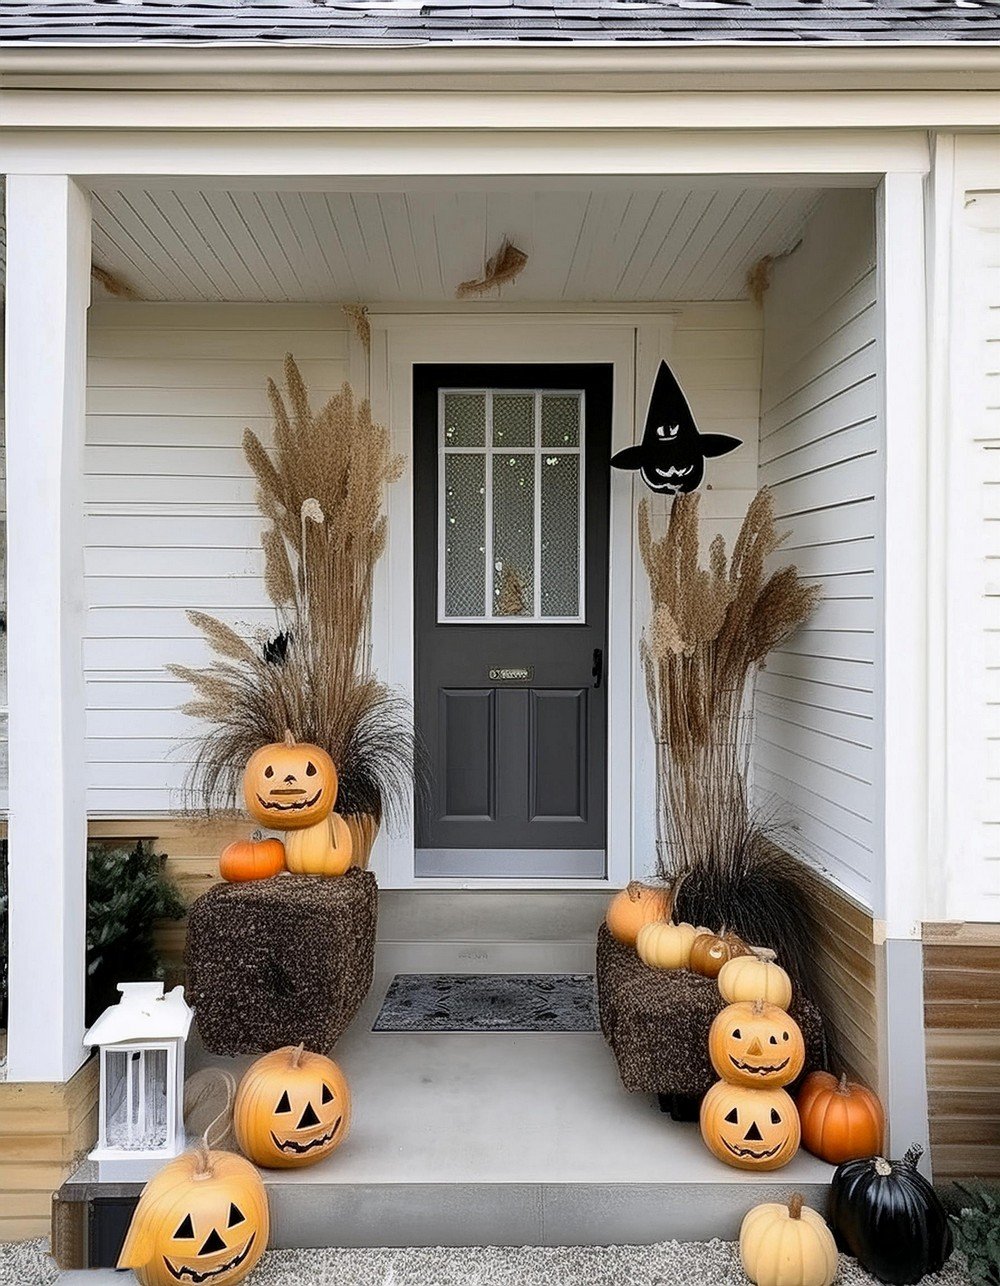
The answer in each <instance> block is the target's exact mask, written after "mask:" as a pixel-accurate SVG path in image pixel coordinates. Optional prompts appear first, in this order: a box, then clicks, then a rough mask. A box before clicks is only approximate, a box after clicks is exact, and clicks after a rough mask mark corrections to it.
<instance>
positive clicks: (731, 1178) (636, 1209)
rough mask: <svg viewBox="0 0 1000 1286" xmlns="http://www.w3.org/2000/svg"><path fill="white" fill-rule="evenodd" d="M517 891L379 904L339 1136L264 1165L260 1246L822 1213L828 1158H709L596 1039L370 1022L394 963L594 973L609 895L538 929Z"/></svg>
mask: <svg viewBox="0 0 1000 1286" xmlns="http://www.w3.org/2000/svg"><path fill="white" fill-rule="evenodd" d="M416 896H418V897H421V898H428V897H429V896H430V895H416ZM445 896H447V897H448V898H449V899H450V898H452V897H454V896H455V895H445ZM459 896H463V897H464V898H465V899H469V895H468V894H466V895H459ZM525 896H526V895H523V894H522V895H520V896H519V897H515V895H507V894H504V895H499V897H500V898H502V899H503V900H504V901H503V902H500V901H497V900H495V899H494V901H493V903H492V906H490V904H486V905H487V906H488V907H489V918H488V923H487V922H486V921H485V920H484V922H483V923H482V924H480V923H476V921H478V919H479V914H478V912H479V909H480V908H481V907H482V905H483V904H482V903H481V902H479V901H477V900H476V899H475V898H474V897H473V898H472V899H470V900H464V901H463V903H462V911H463V917H462V919H461V920H455V919H451V918H450V917H448V918H447V920H446V922H445V923H444V924H441V925H437V924H434V925H432V924H429V923H427V922H426V918H425V917H426V915H430V916H431V918H432V919H434V920H436V919H437V916H438V915H439V914H440V913H441V900H440V898H434V899H433V901H428V902H427V903H425V904H424V905H423V906H420V905H419V904H418V909H419V911H420V914H419V915H417V916H415V915H414V914H413V902H412V899H410V900H407V899H406V898H405V896H404V897H402V898H400V896H399V895H395V896H389V897H386V898H385V899H384V901H383V911H384V913H383V918H382V925H381V927H380V942H379V953H378V972H377V976H376V979H375V983H374V985H373V987H372V990H371V992H370V993H369V996H368V998H367V1000H366V1002H365V1004H364V1006H363V1008H362V1010H361V1012H360V1013H359V1015H358V1017H357V1018H356V1019H355V1021H354V1023H353V1025H352V1027H351V1029H350V1031H349V1032H348V1033H347V1035H346V1036H345V1037H344V1038H343V1040H342V1041H341V1042H340V1044H339V1046H338V1047H337V1049H336V1051H335V1054H334V1056H335V1058H336V1059H337V1061H338V1062H339V1063H340V1064H341V1065H342V1067H343V1069H344V1071H345V1073H346V1075H347V1078H348V1081H349V1083H350V1085H351V1090H352V1094H353V1121H352V1127H351V1133H350V1136H349V1137H348V1139H347V1141H346V1142H345V1143H344V1144H343V1146H342V1147H341V1148H340V1149H338V1151H337V1152H336V1153H334V1154H333V1156H331V1157H329V1158H328V1159H326V1160H325V1161H323V1162H320V1163H319V1164H318V1165H315V1166H311V1167H308V1168H305V1169H301V1170H283V1171H268V1172H265V1175H266V1182H267V1186H268V1191H269V1195H270V1200H271V1210H272V1245H274V1246H276V1247H282V1248H284V1247H324V1246H331V1247H337V1246H395V1247H402V1246H435V1245H443V1246H448V1245H451V1246H456V1245H459V1246H461V1245H466V1246H468V1245H479V1246H483V1245H494V1246H496V1245H501V1246H503V1245H506V1246H558V1245H623V1244H648V1243H651V1242H658V1241H664V1240H668V1239H672V1238H676V1239H679V1240H691V1241H703V1240H709V1239H711V1238H715V1237H722V1238H735V1237H736V1235H737V1234H738V1231H739V1225H740V1221H741V1219H742V1217H743V1215H744V1214H745V1213H746V1211H747V1210H748V1209H749V1208H750V1207H751V1206H752V1205H754V1204H756V1203H757V1202H758V1201H762V1200H781V1199H782V1198H784V1197H787V1196H788V1195H790V1194H791V1193H792V1192H793V1191H800V1192H802V1193H803V1194H804V1195H805V1197H806V1200H807V1201H808V1202H809V1203H810V1204H811V1205H813V1206H815V1207H817V1208H819V1209H821V1210H822V1209H825V1204H826V1193H827V1189H828V1185H829V1180H830V1176H831V1174H832V1167H830V1166H828V1165H826V1164H824V1163H823V1162H821V1161H818V1160H817V1159H815V1158H814V1157H811V1156H810V1155H809V1154H807V1153H806V1152H804V1151H803V1152H800V1153H799V1155H798V1156H797V1157H796V1158H795V1159H794V1161H793V1162H792V1163H791V1164H790V1165H788V1166H787V1167H785V1168H784V1169H783V1170H779V1171H776V1172H773V1173H770V1174H760V1175H752V1174H747V1173H745V1172H742V1171H737V1170H734V1169H732V1168H731V1167H729V1166H726V1165H724V1164H723V1163H722V1162H720V1161H718V1160H717V1159H716V1158H714V1157H713V1156H712V1155H711V1154H710V1153H709V1152H708V1150H707V1149H706V1148H705V1147H704V1145H703V1143H702V1141H701V1137H700V1134H699V1131H698V1127H697V1125H694V1124H678V1123H677V1122H674V1121H672V1120H671V1119H670V1118H669V1117H668V1116H665V1115H664V1114H663V1113H661V1112H660V1111H659V1108H658V1105H657V1103H656V1100H655V1098H653V1097H652V1096H643V1095H633V1094H628V1093H627V1092H626V1091H625V1090H624V1089H623V1088H622V1087H621V1084H620V1082H619V1080H618V1074H617V1068H616V1066H615V1062H614V1059H613V1057H612V1055H611V1052H610V1050H608V1048H607V1047H606V1045H605V1044H604V1041H603V1038H602V1037H601V1035H600V1033H598V1032H592V1033H591V1032H588V1033H565V1034H533V1033H517V1034H499V1033H454V1034H452V1033H448V1034H440V1033H385V1032H373V1031H372V1030H371V1028H372V1024H373V1022H374V1020H375V1017H376V1015H377V1013H378V1011H379V1008H380V1006H381V1004H382V1000H383V998H384V995H385V992H386V989H387V987H388V985H389V983H390V981H391V979H392V977H393V975H394V974H395V973H396V972H403V971H417V972H438V971H441V972H458V973H470V972H534V971H541V972H592V971H593V952H594V938H593V932H594V927H595V925H596V922H597V920H598V919H599V918H600V911H601V910H603V905H604V903H605V901H606V898H604V897H603V896H600V897H599V898H598V899H590V900H589V901H587V902H581V903H578V904H577V912H578V913H579V912H582V918H581V917H580V916H579V914H578V915H577V916H576V917H573V916H571V915H570V912H568V911H567V910H566V909H565V907H566V901H567V899H566V898H565V897H564V896H563V900H562V905H563V908H564V911H563V914H562V916H561V918H560V917H557V921H556V923H555V924H554V923H553V922H552V921H551V920H550V921H548V923H547V925H545V927H543V925H544V924H545V922H544V919H543V917H541V916H538V918H537V919H536V918H535V912H536V911H537V909H538V904H537V903H535V902H533V901H532V903H529V904H527V905H529V906H530V911H531V914H529V915H527V916H525V914H524V908H525V906H526V903H525V902H524V901H522V899H523V898H524V897H525ZM527 897H528V898H532V899H533V898H538V897H539V895H538V894H534V895H527ZM507 899H510V901H509V902H508V901H507ZM569 901H570V903H572V899H569ZM505 907H509V908H510V909H511V910H512V911H513V910H517V911H518V912H519V915H518V918H517V933H518V935H520V936H519V940H518V941H517V942H512V940H511V939H512V936H513V934H512V922H511V919H510V918H509V917H508V916H507V915H506V914H501V915H499V916H498V914H497V912H498V910H499V911H502V910H504V909H505ZM595 912H596V917H595ZM470 913H471V914H472V921H473V922H471V923H470V921H469V919H468V916H469V915H470ZM574 918H577V919H578V920H579V924H578V925H575V924H574V923H572V920H573V919H574ZM456 924H461V925H462V929H461V931H460V934H458V935H457V934H456V931H455V928H454V926H455V925H456ZM557 933H558V934H559V935H560V936H559V938H558V939H557V938H556V937H555V936H554V935H555V934H557ZM449 935H450V936H451V940H450V941H449V940H448V937H449ZM456 938H459V939H460V940H456ZM470 944H471V945H470ZM518 962H520V963H519V967H518ZM251 1061H252V1059H250V1058H245V1059H238V1060H233V1059H219V1058H213V1057H211V1056H208V1055H206V1054H205V1052H204V1050H203V1049H201V1048H200V1046H199V1043H198V1041H197V1037H195V1038H194V1040H193V1042H192V1047H191V1048H190V1050H189V1065H190V1066H191V1067H192V1068H197V1067H199V1066H205V1065H211V1064H218V1065H220V1066H225V1067H228V1068H230V1069H231V1070H233V1071H234V1072H236V1073H237V1074H239V1073H240V1072H241V1071H242V1069H243V1068H244V1067H245V1066H247V1065H248V1064H249V1063H250V1062H251ZM79 1178H80V1179H82V1178H83V1175H80V1176H79Z"/></svg>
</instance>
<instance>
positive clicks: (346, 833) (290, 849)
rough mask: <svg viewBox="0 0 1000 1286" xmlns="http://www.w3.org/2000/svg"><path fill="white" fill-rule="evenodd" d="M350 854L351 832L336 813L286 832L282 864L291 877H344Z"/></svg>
mask: <svg viewBox="0 0 1000 1286" xmlns="http://www.w3.org/2000/svg"><path fill="white" fill-rule="evenodd" d="M353 853H354V845H353V841H352V840H351V831H350V828H349V827H348V825H347V823H346V822H345V821H344V819H343V817H341V815H340V814H339V813H331V814H330V816H329V817H324V819H323V820H322V821H321V822H317V823H316V825H315V826H307V827H305V828H299V829H298V830H294V831H289V832H288V838H287V839H286V840H285V862H286V864H287V866H288V869H289V870H290V871H291V872H292V874H293V875H343V874H344V872H345V871H346V870H347V869H348V868H349V867H350V865H351V858H352V856H353Z"/></svg>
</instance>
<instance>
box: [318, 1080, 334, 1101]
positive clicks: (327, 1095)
mask: <svg viewBox="0 0 1000 1286" xmlns="http://www.w3.org/2000/svg"><path fill="white" fill-rule="evenodd" d="M320 1102H321V1103H332V1102H333V1090H332V1089H331V1088H330V1087H329V1085H327V1083H326V1081H324V1082H323V1093H322V1095H321V1096H320Z"/></svg>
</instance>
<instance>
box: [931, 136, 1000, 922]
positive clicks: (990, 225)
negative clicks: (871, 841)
mask: <svg viewBox="0 0 1000 1286" xmlns="http://www.w3.org/2000/svg"><path fill="white" fill-rule="evenodd" d="M998 176H1000V135H993V136H992V137H990V136H986V137H983V138H979V139H975V138H969V137H965V138H961V137H960V138H959V139H958V140H957V142H956V151H955V179H954V193H953V195H954V205H953V213H952V225H951V248H952V281H951V293H950V298H951V308H950V326H951V336H950V340H951V342H950V348H949V358H950V360H949V369H948V377H947V383H948V415H947V441H948V444H949V447H950V458H949V460H948V481H949V491H948V508H949V523H948V564H947V595H948V597H947V621H948V639H947V664H948V675H947V728H948V744H947V768H948V774H949V775H948V784H947V798H948V852H947V864H946V868H945V869H944V870H943V871H942V870H937V871H935V870H932V872H931V898H932V902H931V912H932V916H937V917H939V918H941V919H964V920H972V921H998V920H1000V180H998ZM941 865H942V866H945V864H944V863H942V864H941ZM935 877H937V878H935Z"/></svg>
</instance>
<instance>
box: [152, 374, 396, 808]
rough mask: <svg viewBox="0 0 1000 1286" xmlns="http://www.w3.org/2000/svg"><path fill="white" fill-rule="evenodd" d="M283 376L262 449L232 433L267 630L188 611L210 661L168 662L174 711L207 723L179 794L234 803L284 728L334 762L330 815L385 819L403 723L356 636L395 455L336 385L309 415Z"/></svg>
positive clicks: (366, 608)
mask: <svg viewBox="0 0 1000 1286" xmlns="http://www.w3.org/2000/svg"><path fill="white" fill-rule="evenodd" d="M284 374H285V385H286V391H285V392H284V393H283V392H282V391H281V390H280V389H279V388H278V386H277V385H276V384H275V383H274V381H273V380H269V381H268V384H267V392H268V397H269V399H270V402H271V407H272V410H273V413H274V421H275V429H274V449H273V451H272V452H269V451H268V450H266V449H265V447H264V445H263V443H262V442H261V441H260V439H259V438H258V437H257V436H256V434H254V433H253V432H251V430H250V429H247V430H246V431H245V432H244V435H243V450H244V452H245V454H246V458H247V461H248V462H249V464H250V467H251V469H252V470H253V473H254V475H255V477H256V479H257V483H258V491H257V503H258V505H259V507H260V510H261V512H262V513H263V514H264V516H265V518H267V519H268V520H269V522H270V525H269V526H268V527H267V528H266V529H265V531H264V533H263V536H262V544H263V548H264V585H265V588H266V590H267V594H268V597H269V598H270V600H271V602H272V603H273V604H274V608H275V612H276V616H277V630H276V632H275V634H274V636H273V637H270V636H269V637H266V638H261V639H259V640H255V642H254V643H251V642H249V641H248V640H247V639H245V638H243V637H242V636H241V635H240V634H238V633H237V632H236V631H235V630H234V629H232V628H231V627H230V626H228V625H226V624H225V623H223V622H222V621H219V620H217V619H215V618H214V617H211V616H206V615H205V614H204V613H201V612H190V613H189V614H188V615H189V617H190V619H191V621H192V623H193V624H194V625H195V626H196V627H197V628H198V629H199V630H201V632H202V634H203V635H204V636H205V638H206V640H207V642H208V644H209V646H210V647H211V648H212V650H213V652H214V653H215V654H216V658H217V659H216V660H214V661H213V662H212V664H211V665H209V666H208V667H207V668H205V669H200V670H196V669H190V668H188V667H186V666H171V667H170V669H171V670H172V672H173V673H174V674H176V675H177V676H178V677H179V678H182V679H184V680H185V681H186V682H188V683H190V684H191V686H192V687H193V688H194V690H195V693H196V698H195V700H193V701H191V702H189V703H188V704H187V705H186V706H185V707H184V710H185V713H187V714H190V715H193V716H194V717H196V718H199V719H202V720H205V721H206V722H207V723H208V724H209V725H211V726H210V727H209V728H208V730H207V731H206V732H205V733H204V734H203V735H202V736H201V737H199V738H198V739H197V743H196V747H195V757H194V760H193V764H192V768H191V772H190V775H189V780H188V786H189V792H190V794H191V796H192V798H193V799H195V800H197V801H198V802H199V803H200V805H201V806H203V807H204V808H205V809H206V810H208V811H213V810H215V809H217V808H220V807H221V808H226V807H232V806H234V805H235V803H236V801H237V799H238V798H239V791H240V783H241V779H242V774H243V768H244V766H245V764H246V762H247V759H248V758H249V757H250V755H251V754H252V753H253V752H254V751H255V750H256V749H257V748H258V747H260V746H261V745H263V744H265V743H267V742H270V741H280V740H281V739H282V737H283V736H284V733H285V730H286V729H289V730H290V731H291V732H292V734H293V735H294V736H295V737H296V738H297V739H298V740H300V741H311V742H315V743H316V744H317V745H320V746H322V747H323V748H324V749H325V750H327V751H328V752H329V753H330V755H331V756H332V758H333V760H334V762H335V763H336V764H337V767H338V771H339V773H340V795H339V799H338V805H337V807H338V811H340V812H346V813H370V814H372V815H374V816H375V817H378V818H381V817H382V816H383V815H384V814H386V813H388V814H389V815H390V816H392V815H398V813H399V812H400V810H401V809H402V808H403V807H404V805H405V804H406V802H407V801H408V799H409V795H410V792H411V791H412V787H413V761H414V746H413V722H412V718H411V717H410V713H409V707H408V705H407V703H406V702H405V701H404V700H403V699H402V698H400V697H399V696H397V695H395V694H394V693H393V692H392V691H391V690H390V689H388V688H387V687H386V686H385V685H384V684H383V683H381V682H380V681H379V680H378V678H377V677H376V676H375V674H374V673H373V671H372V668H371V640H370V637H369V630H370V618H371V601H372V579H373V574H374V570H375V565H376V563H377V562H378V560H379V558H380V557H381V555H382V553H383V551H384V549H385V541H386V518H385V515H384V514H383V513H382V500H383V494H384V491H385V487H386V486H387V485H388V484H389V483H392V482H394V481H396V480H397V479H398V478H399V477H400V475H401V473H402V470H403V459H402V457H399V456H393V455H392V453H391V451H390V446H389V435H388V433H387V431H386V430H385V429H384V428H383V427H382V426H381V425H378V424H374V423H373V422H372V418H371V411H370V408H369V406H368V403H367V402H357V401H355V398H354V395H353V393H352V391H351V389H350V386H349V385H347V384H344V386H343V387H342V389H341V391H340V392H339V393H337V394H335V395H334V396H333V397H332V398H331V399H330V400H329V401H328V402H327V403H326V405H325V406H324V407H323V408H322V409H321V410H319V411H316V412H313V411H312V409H311V408H310V404H309V396H308V392H307V390H306V387H305V384H304V382H303V380H302V376H301V373H300V372H299V369H298V367H297V365H296V364H295V361H294V359H293V358H292V357H287V358H286V359H285V370H284Z"/></svg>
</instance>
